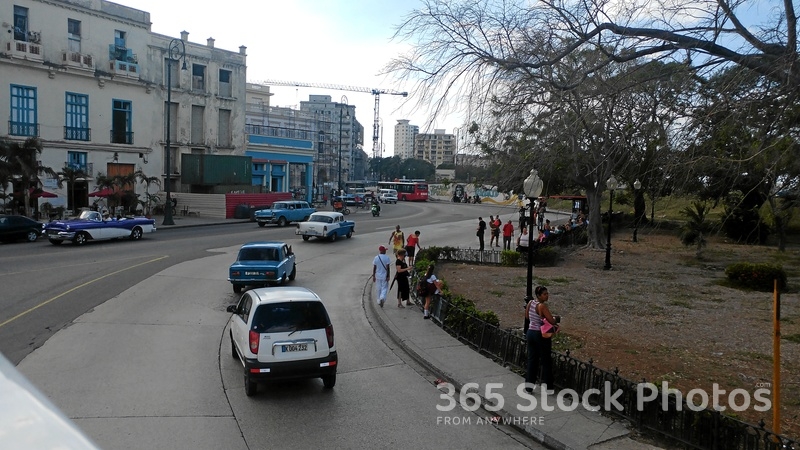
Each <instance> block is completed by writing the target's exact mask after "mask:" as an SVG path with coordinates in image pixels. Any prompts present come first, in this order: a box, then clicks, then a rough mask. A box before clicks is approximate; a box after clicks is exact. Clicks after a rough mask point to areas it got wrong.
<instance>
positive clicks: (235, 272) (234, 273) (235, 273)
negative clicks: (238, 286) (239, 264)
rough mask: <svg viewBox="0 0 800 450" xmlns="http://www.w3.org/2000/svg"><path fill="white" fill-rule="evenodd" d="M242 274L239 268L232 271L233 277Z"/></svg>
mask: <svg viewBox="0 0 800 450" xmlns="http://www.w3.org/2000/svg"><path fill="white" fill-rule="evenodd" d="M240 275H241V272H239V271H238V270H234V271H233V272H231V276H232V277H238V276H240Z"/></svg>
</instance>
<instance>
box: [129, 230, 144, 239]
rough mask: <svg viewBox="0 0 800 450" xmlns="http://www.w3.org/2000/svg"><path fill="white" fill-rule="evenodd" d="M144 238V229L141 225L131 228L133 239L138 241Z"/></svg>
mask: <svg viewBox="0 0 800 450" xmlns="http://www.w3.org/2000/svg"><path fill="white" fill-rule="evenodd" d="M141 238H142V229H141V228H140V227H133V230H131V240H132V241H138V240H139V239H141Z"/></svg>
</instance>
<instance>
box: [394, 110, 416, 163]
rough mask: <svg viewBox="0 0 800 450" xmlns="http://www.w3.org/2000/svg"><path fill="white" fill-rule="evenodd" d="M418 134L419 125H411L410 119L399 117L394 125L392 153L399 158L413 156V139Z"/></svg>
mask: <svg viewBox="0 0 800 450" xmlns="http://www.w3.org/2000/svg"><path fill="white" fill-rule="evenodd" d="M417 134H419V126H417V125H411V121H410V120H407V119H401V120H398V121H397V124H396V125H395V126H394V155H395V156H399V157H400V158H401V159H408V158H413V157H414V139H415V138H416V136H417Z"/></svg>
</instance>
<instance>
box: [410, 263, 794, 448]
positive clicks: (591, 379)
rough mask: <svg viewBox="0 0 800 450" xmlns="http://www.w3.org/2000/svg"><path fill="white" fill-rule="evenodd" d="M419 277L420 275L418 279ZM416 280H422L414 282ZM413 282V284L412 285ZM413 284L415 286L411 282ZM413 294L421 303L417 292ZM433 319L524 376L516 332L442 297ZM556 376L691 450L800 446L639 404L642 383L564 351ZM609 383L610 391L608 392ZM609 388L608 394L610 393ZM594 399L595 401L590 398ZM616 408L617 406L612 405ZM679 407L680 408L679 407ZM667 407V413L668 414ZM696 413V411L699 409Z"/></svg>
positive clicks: (683, 411)
mask: <svg viewBox="0 0 800 450" xmlns="http://www.w3.org/2000/svg"><path fill="white" fill-rule="evenodd" d="M500 254H501V252H499V251H484V252H480V251H479V250H473V249H452V248H448V249H447V251H442V252H440V253H439V257H440V260H441V259H447V260H451V261H461V262H470V261H472V262H477V263H489V264H492V262H490V261H492V260H498V259H499V256H498V255H500ZM415 278H416V277H415ZM414 281H418V280H414ZM412 282H413V281H412ZM412 285H415V284H412ZM411 295H412V296H414V298H416V299H417V301H420V300H421V299H420V298H419V297H418V296H417V294H416V292H415V290H414V289H412V294H411ZM431 315H432V318H433V322H434V323H436V324H438V325H439V326H441V327H442V329H444V330H445V331H447V332H448V333H450V334H451V335H453V336H454V337H456V338H457V339H459V340H460V341H462V342H465V343H467V344H469V345H470V346H471V347H473V348H474V349H475V350H477V351H478V352H479V353H481V354H484V355H486V356H489V357H491V358H492V359H494V360H495V361H496V362H498V363H499V364H502V365H503V366H507V367H511V368H512V369H515V370H516V371H518V372H524V370H525V366H526V357H527V356H526V355H527V350H526V341H525V339H524V338H523V337H522V336H521V335H520V334H519V333H518V332H514V331H510V330H504V329H501V328H499V327H497V326H495V325H492V324H490V323H488V322H486V321H484V320H481V319H479V318H477V317H475V316H474V315H472V314H470V313H468V312H467V311H465V310H463V309H461V308H459V307H457V306H455V305H453V304H452V303H451V301H450V300H449V299H447V298H445V297H444V296H442V297H439V298H437V299H435V301H434V303H433V305H432V310H431ZM551 357H552V358H553V376H554V378H555V379H556V380H558V382H557V383H556V386H557V387H558V388H560V389H572V390H574V391H575V392H577V394H578V395H580V396H581V397H582V396H583V394H584V393H586V392H588V391H589V390H591V389H596V390H597V391H593V392H600V393H601V394H599V395H596V397H597V401H596V402H594V405H595V406H603V405H604V402H605V397H603V394H604V393H605V392H611V393H616V392H617V391H620V392H621V394H620V395H619V396H618V397H615V398H616V400H617V402H618V403H619V404H620V405H621V407H622V408H621V409H618V408H616V407H614V406H612V407H611V408H609V409H608V412H609V413H611V414H615V415H617V416H620V417H623V418H625V419H628V420H630V421H631V422H632V423H633V424H635V425H636V426H637V427H638V428H639V429H643V430H649V431H651V432H654V433H657V434H660V435H662V436H664V437H667V438H669V439H672V440H675V441H678V442H680V443H682V444H683V445H685V446H686V447H688V448H694V449H700V450H706V449H708V450H728V449H736V450H800V443H799V442H798V441H796V440H793V439H791V438H789V437H786V436H781V435H776V434H774V433H772V432H770V431H768V430H766V429H765V428H764V422H763V420H762V421H761V422H760V423H759V424H757V425H754V424H750V423H746V422H742V421H740V420H738V419H734V418H732V417H730V416H726V415H724V414H722V413H721V412H719V411H715V410H712V409H704V410H700V411H695V410H693V409H691V408H689V406H688V405H687V403H686V402H685V401H684V400H683V399H681V401H680V403H679V402H678V400H677V398H676V397H675V396H674V395H669V396H668V397H667V398H668V401H667V407H666V408H664V405H662V403H661V401H660V399H661V392H660V391H659V393H658V399H659V401H654V402H642V404H641V406H642V407H641V408H639V404H638V400H639V399H638V398H637V395H638V391H637V389H638V386H639V383H638V382H634V381H630V380H628V379H626V378H623V377H621V376H619V373H618V371H616V370H615V371H614V372H609V371H607V370H604V369H601V368H599V367H596V366H594V365H593V361H592V360H589V362H584V361H580V360H578V359H575V358H573V357H572V356H570V354H569V351H566V353H564V354H562V353H558V352H555V351H554V352H553V353H552V355H551ZM607 385H608V388H607ZM607 389H608V390H607ZM590 398H591V397H590ZM612 405H613V403H612ZM679 405H680V408H679ZM664 409H666V410H664ZM695 409H696V408H695Z"/></svg>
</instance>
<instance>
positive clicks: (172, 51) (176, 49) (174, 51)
mask: <svg viewBox="0 0 800 450" xmlns="http://www.w3.org/2000/svg"><path fill="white" fill-rule="evenodd" d="M167 59H169V62H168V63H167V159H166V165H167V180H166V181H167V182H166V185H167V186H166V191H167V199H166V202H165V204H164V222H162V225H175V222H174V221H173V220H172V195H171V192H170V191H171V189H172V186H171V185H172V180H171V178H172V146H171V144H172V142H171V140H170V138H171V134H172V131H171V130H170V122H171V120H170V111H171V110H172V61H179V60H181V59H183V66H182V67H181V69H182V70H186V44H184V42H183V40H182V39H173V40H171V41H169V48H168V50H167Z"/></svg>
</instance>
